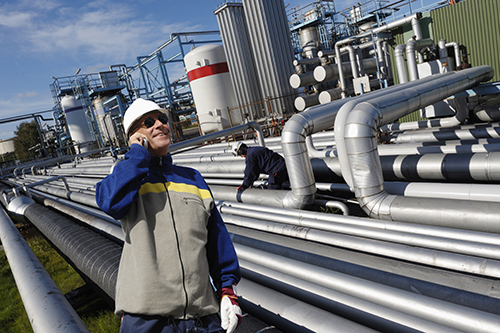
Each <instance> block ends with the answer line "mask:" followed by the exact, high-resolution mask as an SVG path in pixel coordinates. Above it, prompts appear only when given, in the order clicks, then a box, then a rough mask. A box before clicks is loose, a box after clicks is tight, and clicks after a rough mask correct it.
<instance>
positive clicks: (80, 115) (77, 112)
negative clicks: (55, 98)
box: [61, 95, 97, 153]
mask: <svg viewBox="0 0 500 333" xmlns="http://www.w3.org/2000/svg"><path fill="white" fill-rule="evenodd" d="M61 106H62V109H63V111H64V114H65V116H66V123H67V125H68V128H69V134H70V135H71V139H72V140H73V141H74V142H75V143H83V142H92V143H91V144H89V145H85V147H83V146H82V147H80V151H81V152H82V153H85V152H88V151H90V150H91V149H93V148H95V147H96V146H97V144H96V143H95V140H94V138H93V137H92V133H91V132H90V129H89V125H88V122H87V116H86V115H85V111H86V107H85V106H84V105H83V104H82V102H81V101H80V100H78V99H76V98H75V97H74V96H68V95H66V96H64V97H63V98H62V99H61Z"/></svg>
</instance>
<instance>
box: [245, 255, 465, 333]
mask: <svg viewBox="0 0 500 333" xmlns="http://www.w3.org/2000/svg"><path fill="white" fill-rule="evenodd" d="M239 263H240V267H241V270H242V275H243V276H244V277H248V278H249V279H251V280H252V281H255V282H257V283H259V284H261V285H266V286H269V287H270V288H271V289H272V290H275V291H281V292H282V293H285V294H288V295H294V297H295V298H299V299H302V300H304V301H306V302H308V303H310V304H316V305H317V306H319V307H321V308H323V309H326V310H328V311H330V312H332V313H335V314H338V315H340V316H342V317H344V318H347V319H352V320H355V321H356V322H358V323H362V324H364V325H365V326H368V327H372V328H375V329H377V330H378V331H380V332H401V333H403V332H408V333H414V332H415V331H419V332H459V331H456V330H453V329H450V328H448V327H444V326H442V325H438V324H435V323H432V322H429V321H426V320H422V319H420V318H416V317H414V316H410V315H407V314H404V313H401V312H399V311H397V310H392V309H388V308H386V307H383V306H380V305H377V304H375V303H372V302H367V301H365V300H362V299H358V298H356V297H352V296H349V295H346V294H343V293H340V292H337V291H335V290H332V289H329V288H325V287H322V286H318V285H316V284H314V283H310V282H307V281H305V280H302V279H298V278H296V277H292V276H290V275H287V274H283V273H281V272H278V271H275V270H272V269H269V268H265V267H263V266H261V265H258V264H255V263H252V262H249V261H246V260H242V259H240V260H239Z"/></svg>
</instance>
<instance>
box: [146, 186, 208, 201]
mask: <svg viewBox="0 0 500 333" xmlns="http://www.w3.org/2000/svg"><path fill="white" fill-rule="evenodd" d="M165 187H166V188H167V190H169V191H174V192H179V193H191V194H194V195H197V196H198V197H200V199H202V200H203V199H209V198H211V197H212V195H211V194H210V191H209V190H204V189H201V188H199V187H197V186H195V185H188V184H183V183H173V182H167V183H165V184H163V183H154V184H153V183H145V184H143V185H142V186H141V191H140V193H141V195H144V194H146V193H151V192H153V193H160V192H164V191H165Z"/></svg>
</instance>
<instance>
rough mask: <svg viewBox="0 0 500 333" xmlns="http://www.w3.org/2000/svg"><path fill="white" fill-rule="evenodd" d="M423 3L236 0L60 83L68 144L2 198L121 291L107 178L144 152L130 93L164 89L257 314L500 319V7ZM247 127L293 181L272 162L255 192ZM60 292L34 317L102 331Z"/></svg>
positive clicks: (157, 94) (483, 324)
mask: <svg viewBox="0 0 500 333" xmlns="http://www.w3.org/2000/svg"><path fill="white" fill-rule="evenodd" d="M419 2H421V3H422V4H423V1H414V2H412V1H406V0H400V1H376V0H374V1H367V2H366V3H361V4H357V5H355V6H352V7H350V8H348V9H345V10H341V11H337V10H336V8H335V3H334V1H326V0H319V1H314V2H313V3H311V4H310V5H308V6H305V7H304V8H299V7H294V8H288V7H287V6H285V4H284V3H283V1H282V0H242V1H241V2H239V1H238V2H226V3H224V4H222V5H220V6H219V7H218V8H215V9H214V13H213V14H214V15H215V16H216V18H217V21H218V23H219V28H220V32H215V31H209V32H193V33H179V34H173V35H172V36H171V38H170V40H169V41H167V42H166V43H164V44H163V45H161V46H160V47H159V48H158V49H157V50H155V51H154V52H152V53H151V54H150V55H149V56H147V57H140V58H138V62H137V64H135V65H133V66H130V67H129V66H126V65H111V66H110V71H108V72H101V73H96V74H88V75H84V74H77V75H73V76H68V77H65V78H55V80H54V83H53V84H52V85H51V90H52V93H53V97H54V102H55V106H54V114H53V117H54V119H55V120H56V121H57V126H58V128H59V131H58V133H57V138H58V139H57V142H58V145H59V146H58V148H57V151H58V156H54V157H53V158H52V159H48V160H43V161H38V162H36V163H31V164H29V165H22V166H18V167H17V168H15V169H12V170H3V171H2V175H4V176H3V178H2V181H1V191H2V196H1V198H0V199H1V201H2V204H3V205H4V207H5V209H6V210H8V212H9V214H10V218H13V219H25V220H28V221H29V222H31V223H32V224H33V225H35V226H36V228H37V229H38V230H40V231H41V232H42V233H43V234H44V235H45V237H47V238H48V239H49V240H50V242H51V243H52V244H53V245H54V246H55V247H56V248H57V249H58V251H60V252H61V253H63V254H64V256H65V258H67V259H68V261H69V262H70V264H71V265H73V266H74V267H76V268H77V271H78V272H80V273H81V274H82V276H84V279H85V280H86V281H89V282H90V284H91V285H92V286H93V287H94V288H95V289H96V292H98V293H99V294H100V295H102V297H104V298H105V299H107V300H108V301H109V302H111V303H112V302H113V298H114V292H115V291H114V285H115V282H116V273H117V269H118V263H119V260H120V255H121V244H122V243H123V234H122V232H121V228H120V224H119V221H116V220H114V219H112V218H111V217H109V216H107V215H106V214H104V213H103V212H102V211H100V210H99V208H98V207H97V205H96V203H95V184H96V183H97V182H99V181H100V180H101V179H102V178H104V177H105V176H106V175H108V174H109V173H110V170H111V168H112V167H113V166H114V165H115V164H116V163H119V161H120V159H122V158H123V156H122V155H123V153H124V152H126V151H127V149H128V147H127V140H126V138H125V136H124V133H123V127H122V125H121V121H122V117H123V114H124V112H125V110H126V108H127V106H128V105H129V104H130V103H131V102H132V101H133V100H135V99H136V98H138V97H142V98H147V99H150V100H153V101H155V102H157V103H158V104H160V105H162V106H163V107H165V108H166V109H167V110H169V113H170V117H169V119H170V122H171V123H170V128H171V129H172V133H174V144H173V145H172V146H171V148H170V152H171V154H172V156H173V160H174V163H176V164H179V165H184V166H189V167H192V168H195V169H197V170H198V171H200V172H201V174H202V175H203V177H204V178H205V179H206V181H207V183H208V184H209V185H210V188H211V191H212V193H213V195H214V198H215V200H216V201H217V205H218V208H219V211H220V212H221V214H222V217H223V219H224V221H225V223H226V224H227V227H228V230H229V231H230V233H231V236H232V239H233V242H234V244H235V248H236V251H237V254H238V258H239V260H240V265H241V268H242V276H243V279H242V281H241V283H240V284H239V288H238V295H239V297H240V299H241V306H242V309H243V310H244V311H245V312H247V313H248V314H250V315H251V316H252V317H254V318H259V319H260V320H262V321H263V322H265V323H266V324H268V325H272V326H274V327H275V328H277V329H278V330H281V331H283V332H332V331H342V332H374V331H380V332H459V331H460V332H463V331H465V332H499V331H500V293H499V292H498V287H499V283H500V245H499V244H500V206H499V205H498V203H499V202H500V194H499V193H500V188H499V185H498V184H499V182H500V169H499V168H500V163H499V162H500V131H499V123H498V122H499V121H500V98H499V96H500V95H499V92H500V90H499V88H500V84H499V82H500V58H499V57H498V55H497V53H498V50H500V26H499V24H500V23H499V21H498V17H499V15H500V3H499V2H498V1H496V0H463V1H444V2H435V3H434V4H433V5H432V6H430V7H424V6H420V7H418V6H417V4H418V3H419ZM403 6H407V7H408V8H409V9H407V10H406V11H405V12H404V13H401V11H402V10H401V11H400V9H401V8H403ZM407 7H405V8H407ZM417 9H418V11H417ZM460 26H467V27H469V28H468V29H461V28H460ZM479 31H488V34H487V36H489V37H488V40H484V42H481V43H477V42H475V41H477V40H483V39H484V38H485V37H484V36H481V37H478V36H479V35H478V34H480V32H479ZM485 35H486V34H485ZM186 36H189V37H190V38H185V39H184V37H186ZM184 40H185V41H184ZM171 48H172V49H174V50H173V51H171ZM188 49H189V50H188ZM167 51H168V52H169V53H168V55H167V54H166V53H167ZM179 67H180V68H181V69H182V70H181V71H179V70H178V69H179ZM184 69H185V71H184ZM153 73H156V74H153ZM158 73H159V74H158ZM174 73H180V74H181V75H180V76H176V77H175V78H174V75H173V74H174ZM193 112H194V115H193ZM192 115H193V116H192ZM191 119H196V121H197V122H198V124H199V125H198V127H195V131H194V132H195V135H193V134H192V133H191V134H189V133H188V131H187V129H186V127H185V126H183V124H185V123H190V124H191V121H192V120H191ZM236 140H241V141H244V142H245V143H246V144H247V145H261V146H266V147H268V148H270V149H272V150H274V151H276V152H278V153H280V154H282V155H283V156H284V158H285V161H286V164H287V170H288V173H289V178H290V181H289V184H288V187H287V189H286V190H268V189H263V188H265V186H266V177H265V176H264V175H262V177H261V178H260V179H259V180H258V181H256V182H255V183H254V188H250V189H247V190H245V191H244V192H242V193H239V192H237V191H236V187H237V186H238V185H240V184H241V181H242V178H243V170H244V168H245V161H244V160H243V159H241V158H238V157H234V156H233V155H232V152H231V150H232V149H231V147H232V144H233V142H234V141H236ZM10 218H9V217H8V216H7V215H6V214H2V215H1V216H0V226H2V227H1V228H0V236H1V240H2V244H4V246H5V247H6V252H7V255H8V257H9V262H10V263H11V266H13V271H14V270H16V272H15V275H19V276H20V278H19V280H20V281H23V280H24V282H20V283H24V284H28V285H29V284H31V283H33V282H32V281H29V279H27V278H26V276H28V275H30V272H32V271H33V270H36V271H39V270H40V268H39V267H31V268H30V267H25V268H23V267H24V265H22V262H23V261H26V260H31V259H27V258H29V254H27V257H24V258H12V259H11V257H10V254H9V252H11V253H14V252H19V250H8V248H9V247H11V246H12V247H14V246H18V244H19V241H17V239H18V238H17V236H16V235H15V231H13V230H12V228H9V227H6V226H8V225H9V223H11V221H10ZM82 226H85V227H82ZM11 238H13V239H15V241H9V239H11ZM18 266H22V267H18ZM22 277H25V278H24V279H23V278H22ZM16 280H18V278H17V277H16ZM45 280H46V277H43V278H40V279H39V281H45ZM43 286H45V287H47V288H48V289H49V290H48V291H47V294H54V292H52V291H51V290H50V288H51V286H50V282H46V283H45V282H44V283H43ZM21 288H22V287H21V286H20V289H21ZM55 295H56V296H55V297H57V298H60V297H59V295H57V293H55ZM22 297H23V300H24V298H26V299H30V298H33V297H35V296H34V295H30V294H29V293H28V294H26V295H24V294H23V293H22ZM40 297H41V296H40ZM54 302H55V303H56V304H57V305H58V307H60V309H58V310H53V311H51V313H52V314H51V315H48V314H47V312H46V311H44V309H43V306H41V305H40V304H39V303H36V302H29V300H25V304H26V307H27V309H28V307H29V310H27V311H28V314H29V316H30V319H31V321H32V322H33V323H34V326H33V327H34V329H35V326H36V325H39V326H36V327H44V328H47V326H49V325H54V327H56V326H57V327H64V328H65V329H68V327H72V328H71V329H72V330H74V331H85V328H82V327H81V325H80V324H79V322H78V318H75V315H74V313H73V312H72V311H71V309H69V308H68V305H67V304H65V302H64V301H63V300H55V301H54ZM56 313H57V314H60V315H59V316H56V315H55V314H56ZM42 318H43V321H42ZM40 322H41V323H40ZM72 325H73V326H72ZM241 329H244V328H241ZM39 330H40V331H42V330H43V328H39ZM36 331H38V329H37V330H36ZM49 331H51V332H54V331H55V330H54V329H49Z"/></svg>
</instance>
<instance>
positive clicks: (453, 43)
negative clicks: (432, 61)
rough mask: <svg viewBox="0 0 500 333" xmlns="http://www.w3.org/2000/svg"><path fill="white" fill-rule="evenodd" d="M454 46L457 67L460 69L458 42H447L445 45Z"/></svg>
mask: <svg viewBox="0 0 500 333" xmlns="http://www.w3.org/2000/svg"><path fill="white" fill-rule="evenodd" d="M450 46H453V54H454V55H455V69H456V70H458V69H460V68H461V67H460V65H461V61H460V47H459V45H458V43H457V42H450V43H446V44H445V47H450Z"/></svg>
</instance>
